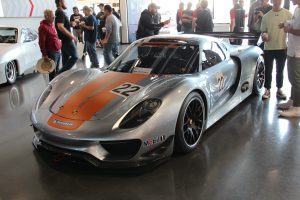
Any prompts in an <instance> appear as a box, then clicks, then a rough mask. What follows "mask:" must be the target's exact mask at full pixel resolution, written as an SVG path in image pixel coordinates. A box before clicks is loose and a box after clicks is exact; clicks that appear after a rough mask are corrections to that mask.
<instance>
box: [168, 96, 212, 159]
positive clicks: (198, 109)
mask: <svg viewBox="0 0 300 200" xmlns="http://www.w3.org/2000/svg"><path fill="white" fill-rule="evenodd" d="M205 122H206V120H205V105H204V102H203V99H202V97H201V96H200V95H199V94H198V93H196V92H192V93H190V94H189V95H188V96H187V98H186V99H185V100H184V102H183V105H182V107H181V109H180V112H179V116H178V119H177V124H176V132H175V143H174V152H175V153H188V152H191V151H193V150H194V149H195V148H196V147H197V145H198V143H199V141H200V138H201V136H202V133H203V131H204V127H205Z"/></svg>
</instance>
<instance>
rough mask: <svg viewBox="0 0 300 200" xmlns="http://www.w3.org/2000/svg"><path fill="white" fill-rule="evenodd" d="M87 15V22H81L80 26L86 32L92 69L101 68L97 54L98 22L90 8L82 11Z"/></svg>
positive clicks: (85, 37)
mask: <svg viewBox="0 0 300 200" xmlns="http://www.w3.org/2000/svg"><path fill="white" fill-rule="evenodd" d="M82 11H83V13H84V15H85V18H86V19H85V22H81V23H80V24H79V25H80V27H82V28H83V31H84V41H85V45H86V51H87V53H88V55H89V57H90V60H91V63H92V66H91V67H92V68H98V67H99V61H98V58H97V54H96V41H97V20H96V17H95V16H94V15H93V14H92V10H91V9H90V8H89V7H88V6H84V7H83V9H82Z"/></svg>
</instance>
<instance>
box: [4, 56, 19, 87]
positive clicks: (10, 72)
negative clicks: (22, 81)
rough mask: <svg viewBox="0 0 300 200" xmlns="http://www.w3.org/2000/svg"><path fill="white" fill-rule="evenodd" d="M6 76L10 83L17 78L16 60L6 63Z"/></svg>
mask: <svg viewBox="0 0 300 200" xmlns="http://www.w3.org/2000/svg"><path fill="white" fill-rule="evenodd" d="M5 76H6V80H7V83H8V84H14V83H15V82H16V80H17V66H16V63H15V62H14V61H10V62H8V63H7V64H6V65H5Z"/></svg>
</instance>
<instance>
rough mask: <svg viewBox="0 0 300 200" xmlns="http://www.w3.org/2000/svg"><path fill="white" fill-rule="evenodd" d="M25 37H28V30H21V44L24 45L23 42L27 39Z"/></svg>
mask: <svg viewBox="0 0 300 200" xmlns="http://www.w3.org/2000/svg"><path fill="white" fill-rule="evenodd" d="M27 35H28V29H24V28H23V29H22V30H21V42H22V43H25V40H26V38H27Z"/></svg>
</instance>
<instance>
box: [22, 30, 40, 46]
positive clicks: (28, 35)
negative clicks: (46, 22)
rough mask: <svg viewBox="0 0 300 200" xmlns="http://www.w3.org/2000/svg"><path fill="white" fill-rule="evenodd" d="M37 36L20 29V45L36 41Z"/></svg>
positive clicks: (29, 31)
mask: <svg viewBox="0 0 300 200" xmlns="http://www.w3.org/2000/svg"><path fill="white" fill-rule="evenodd" d="M37 37H38V36H37V34H36V33H35V32H33V31H32V30H30V29H27V28H26V29H22V32H21V42H22V43H27V42H32V41H34V40H36V39H37Z"/></svg>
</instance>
